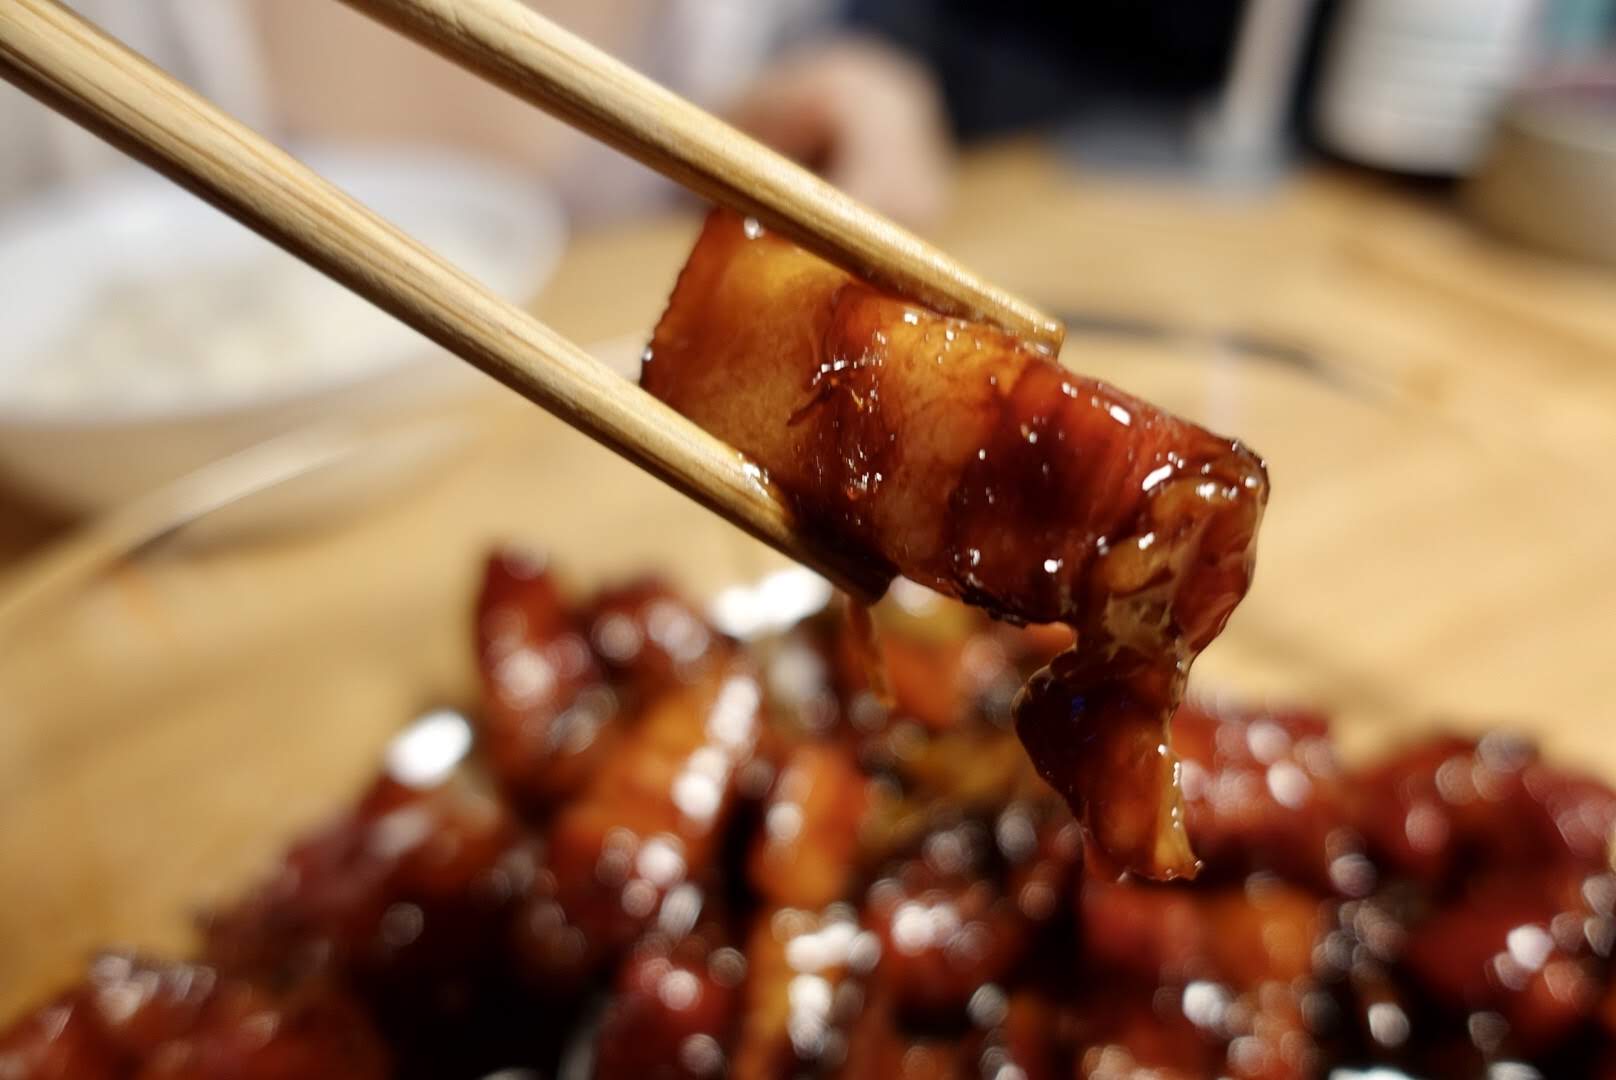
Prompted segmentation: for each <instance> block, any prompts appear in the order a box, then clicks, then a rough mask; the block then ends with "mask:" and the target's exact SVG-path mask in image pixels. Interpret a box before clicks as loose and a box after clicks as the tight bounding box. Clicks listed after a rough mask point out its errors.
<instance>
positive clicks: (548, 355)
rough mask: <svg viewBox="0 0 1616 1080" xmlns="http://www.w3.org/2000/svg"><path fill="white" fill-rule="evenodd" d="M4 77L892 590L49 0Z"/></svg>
mask: <svg viewBox="0 0 1616 1080" xmlns="http://www.w3.org/2000/svg"><path fill="white" fill-rule="evenodd" d="M0 77H4V78H5V79H6V80H8V81H10V82H12V83H14V84H16V85H17V86H18V87H20V88H21V89H23V90H25V91H27V92H28V93H30V94H32V95H33V96H35V97H37V98H39V99H40V100H41V101H43V102H45V103H46V104H47V105H50V106H51V107H53V108H55V109H57V110H58V111H60V112H62V113H64V114H66V115H68V116H70V117H72V118H73V119H74V120H76V121H78V122H79V123H80V124H83V125H84V126H85V127H87V128H89V129H90V130H91V131H93V132H95V133H96V134H98V135H100V136H101V137H102V138H104V139H106V140H107V141H108V142H111V143H113V144H115V145H117V146H118V147H120V148H122V149H123V150H124V151H126V152H128V153H129V154H131V155H132V156H134V157H136V158H139V159H140V160H141V161H144V162H145V163H146V164H148V165H150V166H152V167H153V168H155V169H157V170H158V171H159V172H162V173H163V174H165V175H166V176H168V177H169V178H170V179H172V180H174V181H175V182H176V183H179V184H181V185H182V186H184V187H186V188H188V189H189V190H191V191H192V192H194V193H195V194H197V195H199V196H201V197H202V198H204V199H206V200H207V201H208V202H210V203H212V204H213V205H215V206H217V207H218V208H219V209H221V210H223V211H224V212H225V213H227V214H229V215H230V216H231V217H234V218H236V219H237V220H238V221H241V222H242V223H243V224H245V225H247V226H249V227H250V228H252V229H254V230H255V231H257V232H259V233H261V234H262V235H263V236H265V237H267V238H268V239H269V240H271V241H273V242H274V243H276V244H278V245H280V246H281V247H283V248H285V249H286V250H287V251H289V252H291V253H292V254H293V255H296V256H297V257H298V258H300V259H302V260H303V261H305V262H307V263H309V264H310V265H311V266H314V267H316V268H318V269H319V270H321V271H323V272H325V273H326V274H328V275H330V276H331V277H332V278H335V279H336V280H337V281H339V282H341V283H342V284H343V285H345V286H347V287H348V288H349V289H352V290H353V291H354V292H356V293H358V294H359V295H361V296H363V297H364V298H365V299H367V300H369V301H370V302H371V303H373V304H375V305H376V306H377V307H380V308H382V309H383V310H385V311H387V312H389V313H391V314H392V315H394V316H396V317H397V318H399V319H400V320H402V321H404V322H406V323H408V324H409V325H410V326H412V327H414V328H415V329H416V330H419V331H420V332H421V333H423V334H425V335H426V336H427V337H429V338H431V339H433V340H434V341H436V342H437V343H438V344H440V345H442V346H443V347H444V348H446V349H448V350H449V351H450V352H452V353H454V354H455V355H457V356H459V357H460V358H461V359H463V360H465V361H467V362H469V363H471V364H472V365H474V366H475V367H478V368H480V369H481V370H483V371H484V372H487V373H488V374H489V375H491V376H493V377H494V378H496V379H498V380H499V381H500V382H502V383H504V384H505V385H506V386H509V387H510V388H511V389H513V390H515V391H517V392H518V393H520V394H522V395H523V396H524V397H527V398H528V399H529V400H531V401H533V402H536V403H537V404H539V405H540V406H542V407H544V408H545V409H547V410H548V411H550V412H551V413H554V414H555V415H556V416H558V417H560V418H561V419H562V420H564V421H566V422H567V423H569V424H571V425H572V426H573V427H575V428H577V429H578V430H580V431H582V432H584V433H585V434H586V435H589V436H590V437H592V438H594V439H596V440H597V441H599V442H601V443H603V444H605V445H606V446H608V447H610V448H611V449H612V450H614V451H616V452H617V453H618V454H621V455H622V456H623V457H626V458H628V459H629V460H631V461H633V462H634V463H635V464H637V465H639V466H640V467H641V468H644V469H646V470H647V471H649V472H651V473H652V474H654V475H656V476H657V477H659V478H661V479H662V480H664V481H666V482H667V483H669V484H671V485H672V486H674V487H675V488H677V489H679V490H680V491H683V492H684V493H685V494H687V495H689V496H690V497H691V498H693V499H695V500H696V501H697V502H699V503H701V504H702V505H703V506H706V507H708V508H709V509H711V510H713V511H715V512H716V513H718V514H720V515H721V516H723V517H724V518H726V519H728V520H729V521H731V522H733V523H734V524H736V525H738V526H740V527H741V528H742V529H744V530H745V531H747V532H748V533H750V534H752V535H753V536H755V537H757V538H758V539H759V540H762V541H763V542H765V543H767V544H769V545H771V546H773V547H775V548H777V549H778V550H780V551H781V552H783V553H785V554H786V555H788V556H790V557H791V558H794V559H796V560H798V561H799V562H802V563H804V564H805V565H807V566H810V567H812V568H813V569H815V570H817V571H819V572H820V573H822V574H824V575H825V576H826V577H828V578H830V579H831V580H832V581H833V582H835V583H836V584H837V585H839V586H841V587H842V588H844V589H846V590H848V591H850V592H852V593H853V594H854V595H856V596H859V597H862V598H865V599H871V598H874V597H878V596H879V595H880V594H881V593H882V592H883V591H884V590H885V588H886V583H887V576H888V575H887V574H886V573H885V572H884V571H883V570H881V569H880V568H872V567H870V566H868V565H867V564H866V563H864V562H863V561H861V560H859V559H856V558H852V557H850V556H849V554H848V553H847V552H844V551H841V550H838V549H837V548H835V547H832V546H830V545H827V544H825V543H822V542H820V541H819V540H817V539H816V538H814V537H812V536H809V535H806V534H804V533H802V532H801V531H799V530H798V529H797V528H796V525H795V522H794V521H793V518H792V515H791V513H790V511H789V510H788V509H787V508H786V506H785V505H784V504H783V503H782V502H781V501H780V500H779V499H778V498H777V497H776V496H775V495H774V494H773V493H772V492H771V491H770V490H769V488H768V486H767V482H766V479H765V478H764V477H763V476H762V474H761V472H760V471H759V469H758V468H757V466H756V465H754V464H753V463H751V462H749V461H748V460H747V459H746V458H745V457H743V456H742V455H741V454H740V453H738V452H737V451H735V450H734V449H732V448H731V447H729V446H727V445H725V444H724V443H722V442H720V441H719V440H717V439H715V438H713V437H712V436H711V435H708V434H707V433H706V432H704V431H702V430H701V429H700V428H698V427H696V425H694V424H692V423H691V422H690V421H688V420H686V419H685V418H684V417H683V416H681V415H679V414H678V413H676V412H674V411H673V410H672V409H670V408H668V407H667V406H666V405H663V404H662V403H661V402H660V401H658V400H656V399H655V398H653V397H651V396H650V395H649V394H647V393H645V392H644V391H643V390H641V389H640V388H639V387H637V386H635V385H633V384H632V383H630V382H628V381H626V380H625V379H623V378H622V377H621V376H619V375H616V374H614V373H613V372H612V371H611V370H610V369H608V368H607V367H606V366H605V365H603V364H601V363H599V362H598V361H596V360H595V359H594V358H593V357H591V356H589V355H588V354H587V353H585V352H584V351H583V350H582V349H580V348H578V347H577V346H576V345H573V344H572V343H571V342H569V341H567V340H566V339H565V338H563V337H561V336H560V335H558V334H557V333H555V332H554V331H553V330H551V329H550V328H549V327H547V326H545V325H544V324H542V323H540V322H539V321H538V320H537V319H535V318H533V317H532V316H531V315H529V314H527V313H526V312H524V311H522V310H521V309H520V308H518V307H516V306H515V305H513V304H511V303H509V302H507V301H505V300H503V299H501V298H500V297H498V296H495V295H494V294H493V293H491V292H489V291H488V290H487V289H486V288H484V287H483V286H482V285H480V284H478V283H477V282H476V281H474V280H472V279H471V278H470V277H468V276H466V275H465V274H464V273H462V272H460V271H459V270H457V269H455V268H454V267H453V266H451V265H449V263H447V262H445V261H444V260H443V259H441V258H440V257H438V256H437V255H435V254H433V252H431V251H430V250H428V249H427V248H426V247H424V246H422V245H421V244H419V243H417V242H416V241H414V240H412V239H411V238H410V237H408V236H406V235H405V234H404V233H402V232H400V231H399V230H398V229H396V228H394V227H393V226H392V225H390V224H388V223H387V222H386V221H384V220H382V219H381V218H380V217H378V216H377V215H376V214H374V213H372V212H371V211H370V210H368V209H366V208H365V207H364V206H362V205H360V204H359V203H358V202H356V201H354V200H353V199H351V198H349V197H348V196H347V195H344V194H343V193H342V192H341V191H339V190H337V189H336V188H335V187H333V186H332V185H331V184H329V183H328V182H326V181H325V180H323V179H321V178H320V177H319V176H318V175H316V174H315V173H314V172H313V171H311V170H310V169H308V168H307V167H306V166H304V165H303V164H301V163H300V162H298V161H297V160H295V159H294V158H292V157H291V156H290V155H288V154H287V153H285V152H284V151H282V150H280V149H278V148H277V147H275V146H274V145H272V144H271V143H270V142H268V141H267V140H266V139H264V138H263V137H262V136H260V135H258V134H256V133H254V132H253V131H252V130H251V129H249V128H247V127H246V126H244V125H243V124H241V123H239V122H238V121H236V120H234V119H232V118H231V117H230V116H228V115H226V114H225V113H224V112H222V111H221V110H219V109H218V108H216V107H215V106H213V105H211V104H209V103H208V102H206V101H204V100H203V99H202V98H201V97H199V96H198V95H196V94H195V93H193V92H192V91H191V90H189V89H187V88H186V87H185V86H183V85H181V84H180V83H179V82H177V81H175V80H174V79H173V78H171V77H169V76H168V75H167V74H165V73H164V72H163V71H161V70H160V69H158V68H156V67H155V66H153V65H152V64H151V63H149V62H148V61H146V60H145V59H143V58H142V57H140V56H138V55H136V54H135V53H133V52H131V51H130V50H129V49H127V48H125V47H124V46H123V45H121V44H120V43H118V42H117V41H115V40H113V39H112V38H110V37H108V36H107V35H105V34H103V33H102V32H101V31H100V30H98V29H97V28H96V27H94V26H92V25H91V24H89V23H88V22H86V21H84V20H83V19H81V18H80V17H79V16H77V15H75V14H73V13H72V12H71V11H69V10H67V9H66V8H64V7H62V6H61V5H60V4H58V3H56V2H54V0H4V2H0ZM555 467H557V468H564V467H565V465H564V463H561V462H557V463H555Z"/></svg>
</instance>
